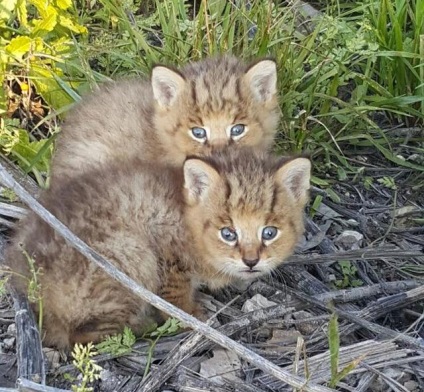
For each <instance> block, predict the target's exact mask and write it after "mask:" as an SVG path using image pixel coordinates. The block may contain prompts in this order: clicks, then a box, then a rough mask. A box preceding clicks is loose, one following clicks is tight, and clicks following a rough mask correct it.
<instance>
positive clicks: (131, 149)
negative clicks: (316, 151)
mask: <svg viewBox="0 0 424 392" xmlns="http://www.w3.org/2000/svg"><path fill="white" fill-rule="evenodd" d="M276 83H277V73H276V66H275V63H274V62H273V61H271V60H263V61H259V62H257V63H254V64H252V65H246V64H244V63H243V62H241V61H240V60H238V59H236V58H234V57H231V56H226V57H217V58H209V59H206V60H203V61H199V62H195V63H191V64H189V65H187V66H185V67H184V68H182V69H181V70H180V71H176V70H172V69H170V68H167V67H164V66H156V67H154V68H153V70H152V75H151V79H150V80H145V81H143V80H141V81H140V80H128V81H121V82H116V83H112V84H109V85H106V86H103V87H102V88H101V89H100V91H99V92H97V93H95V94H93V95H92V96H89V97H87V98H84V99H83V101H82V102H81V103H80V104H79V105H78V106H77V108H76V109H75V111H73V113H71V114H70V115H69V116H68V118H67V120H66V121H65V123H64V125H63V129H62V132H61V134H60V135H59V138H58V142H57V145H56V152H55V155H54V158H53V165H52V186H56V182H57V181H59V180H60V181H61V182H63V181H65V180H67V179H69V178H73V177H76V176H79V175H81V173H83V172H88V171H90V170H93V169H96V168H98V167H99V166H100V165H102V164H105V163H108V164H110V163H113V161H114V160H116V159H129V160H131V159H132V158H134V157H136V156H137V157H140V158H141V159H143V160H145V161H149V162H157V163H167V164H171V165H175V166H178V167H181V166H182V164H183V162H184V160H185V158H186V157H187V156H188V155H194V154H195V155H202V154H205V153H207V152H208V151H210V150H211V149H213V148H215V147H222V146H223V145H227V144H232V143H235V144H241V145H248V146H254V147H257V148H258V149H260V150H266V149H268V148H269V147H270V146H271V144H272V141H273V138H274V135H275V133H276V129H277V123H278V119H279V109H278V102H277V94H276Z"/></svg>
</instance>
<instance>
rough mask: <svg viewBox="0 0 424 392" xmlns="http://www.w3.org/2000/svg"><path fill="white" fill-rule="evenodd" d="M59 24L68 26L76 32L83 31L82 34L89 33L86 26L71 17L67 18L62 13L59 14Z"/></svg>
mask: <svg viewBox="0 0 424 392" xmlns="http://www.w3.org/2000/svg"><path fill="white" fill-rule="evenodd" d="M59 24H60V25H61V26H63V27H66V28H68V29H69V30H71V31H73V32H74V33H81V34H85V33H87V28H86V27H84V26H81V25H79V24H77V23H75V22H73V21H72V20H71V19H69V18H66V17H65V16H62V15H60V16H59Z"/></svg>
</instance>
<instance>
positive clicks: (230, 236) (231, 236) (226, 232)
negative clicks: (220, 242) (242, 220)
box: [221, 227, 237, 242]
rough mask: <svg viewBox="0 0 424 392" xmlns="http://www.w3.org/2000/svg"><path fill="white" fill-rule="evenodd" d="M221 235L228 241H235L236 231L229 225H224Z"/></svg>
mask: <svg viewBox="0 0 424 392" xmlns="http://www.w3.org/2000/svg"><path fill="white" fill-rule="evenodd" d="M221 237H222V239H224V240H225V241H228V242H234V241H237V233H236V232H235V231H234V230H233V229H231V228H230V227H224V228H223V229H221Z"/></svg>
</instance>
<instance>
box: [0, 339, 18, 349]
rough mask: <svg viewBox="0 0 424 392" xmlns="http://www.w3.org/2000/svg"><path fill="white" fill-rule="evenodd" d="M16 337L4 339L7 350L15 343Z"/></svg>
mask: <svg viewBox="0 0 424 392" xmlns="http://www.w3.org/2000/svg"><path fill="white" fill-rule="evenodd" d="M15 341H16V338H6V339H4V340H3V347H4V348H5V349H6V350H10V349H12V348H13V346H14V345H15Z"/></svg>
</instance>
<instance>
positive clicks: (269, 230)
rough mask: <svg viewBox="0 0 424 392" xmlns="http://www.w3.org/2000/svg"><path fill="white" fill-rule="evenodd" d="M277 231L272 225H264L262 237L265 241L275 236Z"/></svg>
mask: <svg viewBox="0 0 424 392" xmlns="http://www.w3.org/2000/svg"><path fill="white" fill-rule="evenodd" d="M277 233H278V229H277V228H276V227H274V226H267V227H264V229H263V230H262V239H263V240H265V241H269V240H272V239H274V238H275V236H276V235H277Z"/></svg>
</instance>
